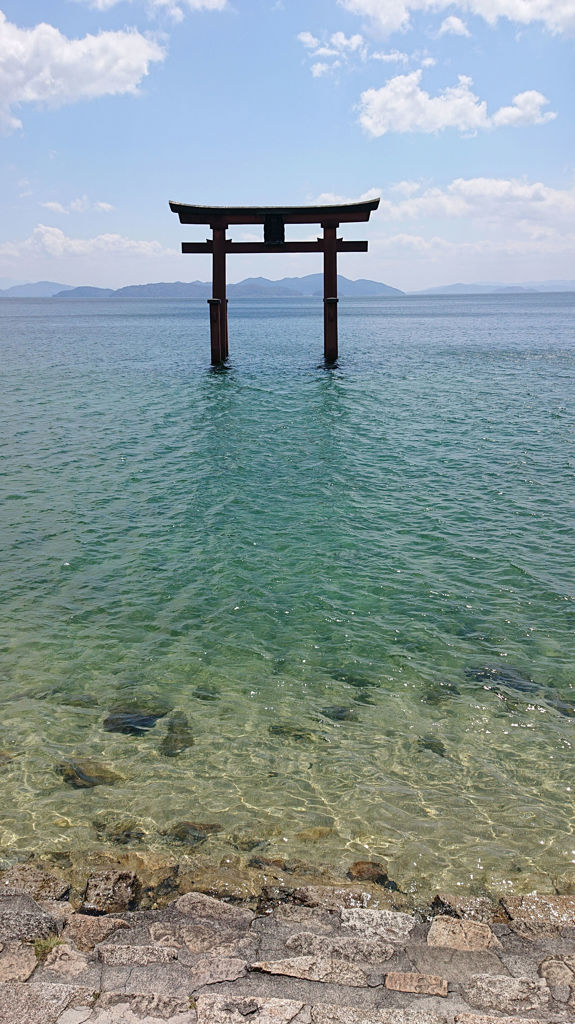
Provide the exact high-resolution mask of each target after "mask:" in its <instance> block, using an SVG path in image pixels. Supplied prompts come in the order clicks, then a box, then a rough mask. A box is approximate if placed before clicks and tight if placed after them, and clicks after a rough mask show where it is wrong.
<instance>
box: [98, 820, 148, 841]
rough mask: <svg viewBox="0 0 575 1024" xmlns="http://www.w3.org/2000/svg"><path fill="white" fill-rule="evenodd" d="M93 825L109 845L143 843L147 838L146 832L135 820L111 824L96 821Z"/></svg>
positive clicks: (112, 822) (111, 822)
mask: <svg viewBox="0 0 575 1024" xmlns="http://www.w3.org/2000/svg"><path fill="white" fill-rule="evenodd" d="M92 824H93V826H94V829H95V831H96V832H97V834H98V835H99V836H100V838H101V839H106V840H107V841H108V842H109V843H117V844H118V845H120V846H130V845H131V844H132V843H141V842H142V840H143V839H145V838H146V830H145V829H144V828H143V827H142V825H141V824H140V823H139V822H138V821H135V820H134V819H133V818H123V819H120V820H119V821H110V822H105V821H94V822H92Z"/></svg>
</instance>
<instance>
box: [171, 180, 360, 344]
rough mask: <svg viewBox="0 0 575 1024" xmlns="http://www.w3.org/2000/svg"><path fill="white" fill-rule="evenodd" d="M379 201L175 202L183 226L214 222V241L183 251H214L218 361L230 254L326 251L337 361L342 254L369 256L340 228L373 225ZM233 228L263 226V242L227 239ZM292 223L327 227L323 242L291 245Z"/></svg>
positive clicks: (330, 329) (327, 336) (213, 330)
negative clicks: (306, 203) (339, 259)
mask: <svg viewBox="0 0 575 1024" xmlns="http://www.w3.org/2000/svg"><path fill="white" fill-rule="evenodd" d="M378 206H379V199H370V200H368V201H367V202H363V203H343V204H341V205H339V204H338V205H334V206H188V205H186V204H185V203H172V202H171V203H170V209H171V210H172V212H173V213H177V214H178V216H179V218H180V223H181V224H209V226H210V228H211V229H212V232H213V240H211V241H210V240H207V241H205V242H182V252H183V253H199V252H210V253H212V255H213V275H212V298H211V299H208V302H209V305H210V336H211V348H212V363H213V364H218V363H223V362H224V360H225V359H227V357H228V300H227V297H226V255H227V253H238V252H245V253H259V252H322V253H323V303H324V316H323V323H324V343H323V350H324V356H325V360H326V362H327V363H334V362H335V360H336V359H337V254H338V252H367V242H344V240H343V238H338V237H337V229H338V227H339V225H340V224H350V223H355V222H357V221H367V220H369V218H370V214H371V213H372V211H373V210H377V207H378ZM230 224H263V226H264V240H263V242H232V241H231V239H228V238H226V230H227V228H228V227H229V226H230ZM286 224H321V227H322V228H323V238H318V239H317V241H316V242H286V240H285V225H286Z"/></svg>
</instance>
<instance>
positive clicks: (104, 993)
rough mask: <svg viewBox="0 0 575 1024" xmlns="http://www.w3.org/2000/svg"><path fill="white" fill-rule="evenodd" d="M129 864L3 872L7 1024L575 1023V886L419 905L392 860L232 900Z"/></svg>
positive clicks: (1, 1015)
mask: <svg viewBox="0 0 575 1024" xmlns="http://www.w3.org/2000/svg"><path fill="white" fill-rule="evenodd" d="M123 861H124V862H123V863H121V864H119V863H116V864H112V863H111V862H110V858H109V859H108V862H107V863H106V857H105V856H102V857H101V858H100V861H99V863H98V864H92V865H87V864H84V868H83V871H80V868H79V867H76V869H75V870H73V869H71V868H70V866H62V865H61V866H60V867H57V866H56V867H55V866H54V865H52V866H51V867H50V868H49V869H48V867H47V865H46V864H43V865H40V864H38V863H37V862H36V863H33V862H31V861H29V862H28V863H27V864H24V865H22V864H21V865H16V866H14V867H12V868H10V869H9V870H7V871H5V872H3V873H2V875H1V876H0V1022H1V1024H160V1022H161V1021H171V1022H172V1024H248V1022H249V1024H529V1022H530V1021H531V1022H532V1024H534V1022H539V1024H575V896H571V895H556V894H555V895H553V894H545V895H543V894H539V895H536V894H529V895H527V894H526V895H520V896H511V895H509V896H504V897H502V898H501V899H499V900H498V901H495V900H493V899H491V898H489V897H488V896H487V895H476V896H472V895H469V894H466V893H464V892H459V893H458V894H453V893H452V894H448V893H436V894H435V897H434V899H433V900H431V901H429V902H428V903H427V904H426V905H419V906H416V905H415V901H414V899H413V898H412V897H409V896H407V895H406V894H403V893H401V892H400V891H399V889H398V887H397V886H394V884H393V883H392V882H391V880H390V879H389V878H388V877H387V875H386V874H385V871H384V869H383V866H382V865H381V864H377V862H362V863H357V864H356V865H355V873H356V876H358V875H363V877H355V878H348V879H346V880H344V881H342V882H341V884H339V885H333V884H331V885H329V884H312V883H309V882H308V883H307V884H295V885H294V884H291V885H290V884H286V882H285V879H284V880H283V881H281V880H278V879H269V878H268V879H266V880H265V881H263V876H262V884H261V885H260V889H259V891H258V892H257V893H256V892H255V891H254V892H252V893H251V894H249V893H247V892H246V891H245V890H243V891H242V889H241V886H240V887H239V888H238V887H236V889H235V891H232V887H231V882H230V879H229V878H228V880H227V883H225V880H224V884H223V889H225V890H226V891H225V892H223V891H222V887H220V891H218V892H217V893H216V892H215V889H216V888H217V886H216V885H215V882H214V884H212V883H211V882H209V881H207V880H206V879H202V880H200V879H196V881H195V882H194V881H193V879H192V878H191V875H190V874H188V875H186V873H185V872H182V873H180V866H179V865H178V864H177V862H175V863H173V864H170V863H169V862H165V861H162V859H161V858H158V857H155V856H154V855H152V854H148V855H147V856H145V855H144V854H142V853H137V854H133V853H130V852H129V851H127V852H126V854H125V855H124V857H123ZM200 889H203V890H206V889H211V891H212V894H207V893H206V892H205V891H199V890H200ZM216 896H217V897H218V898H216ZM223 896H225V899H224V898H222V897H223Z"/></svg>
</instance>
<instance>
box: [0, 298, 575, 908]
mask: <svg viewBox="0 0 575 1024" xmlns="http://www.w3.org/2000/svg"><path fill="white" fill-rule="evenodd" d="M574 314H575V295H570V294H557V295H524V296H518V295H502V296H500V297H498V296H481V297H478V298H476V297H456V298H455V297H453V298H438V297H433V298H427V297H405V298H393V299H387V300H348V301H342V302H341V303H340V353H341V358H340V361H339V365H338V366H337V368H334V369H326V368H324V367H323V366H322V365H321V359H320V356H321V352H322V323H323V321H322V307H321V302H320V301H319V300H306V299H302V300H286V301H283V300H274V301H262V300H259V301H249V300H240V301H237V302H235V303H233V304H230V352H231V358H230V363H229V367H228V368H227V369H225V370H215V371H214V370H212V369H211V368H210V366H209V327H208V310H207V304H206V303H205V302H181V301H157V300H129V301H121V300H115V301H102V300H92V301H80V300H50V301H45V300H26V301H19V300H4V301H2V302H1V303H0V337H1V343H0V344H1V360H2V366H3V371H2V379H3V383H2V398H1V403H2V404H1V408H2V427H1V432H2V445H1V455H2V461H1V474H2V475H1V487H2V493H3V500H2V506H1V512H0V516H1V538H2V549H3V559H2V573H1V576H0V597H1V602H2V604H1V614H0V638H1V644H0V777H1V781H2V813H1V820H0V855H1V856H2V858H3V859H4V861H11V860H15V859H21V858H23V857H25V856H26V855H27V854H28V853H29V852H30V851H55V852H58V851H60V852H63V851H68V850H90V849H96V848H99V849H101V848H102V845H104V846H106V845H107V846H109V847H110V848H114V841H116V842H117V839H118V836H117V834H116V836H115V835H114V827H115V825H117V824H118V822H120V832H121V822H122V820H123V819H122V816H124V817H125V816H126V815H129V817H130V819H132V820H134V821H136V822H137V823H138V828H139V829H140V834H139V835H138V834H137V833H138V830H137V829H136V830H135V832H136V834H135V835H133V836H131V839H130V841H133V842H134V843H136V844H138V843H139V844H140V847H142V848H150V847H151V848H152V849H156V850H160V851H161V850H164V849H167V848H173V849H174V850H178V849H182V845H181V844H178V842H177V835H174V826H175V824H176V823H178V822H181V821H193V822H195V823H212V824H215V825H217V826H218V829H217V831H214V832H213V833H212V834H210V835H209V837H208V838H207V839H206V841H205V842H204V843H203V845H202V855H204V856H206V857H208V858H209V857H211V858H213V862H214V864H217V863H218V862H219V861H220V860H221V858H222V857H224V856H226V854H228V853H229V854H233V855H234V856H237V855H238V854H237V847H238V846H239V847H240V850H242V849H246V848H248V847H249V846H250V845H252V844H251V839H250V837H253V840H254V842H255V841H261V843H262V846H261V847H258V849H260V850H265V855H266V856H269V857H273V856H278V855H281V856H282V857H284V858H285V857H294V858H300V859H304V860H305V861H306V862H308V863H312V864H314V863H317V864H318V865H319V864H320V863H321V864H329V865H331V866H332V867H333V869H334V870H335V871H345V870H346V868H347V866H348V865H349V863H350V862H351V861H353V860H356V859H358V858H361V859H366V858H376V859H383V860H384V861H385V862H386V863H387V864H388V866H389V874H390V875H391V876H392V877H393V878H394V879H395V880H396V881H397V883H398V884H399V885H400V886H401V887H402V888H404V889H412V890H413V889H414V890H421V891H424V890H430V889H431V888H433V887H435V886H447V885H449V886H451V885H453V884H455V883H457V884H461V885H464V886H468V887H471V888H475V889H477V890H480V889H481V888H483V887H485V888H488V889H490V890H492V891H495V892H500V891H501V890H503V889H505V888H509V887H512V888H515V889H519V890H523V889H529V888H533V886H535V885H537V886H540V887H542V888H545V887H547V888H549V887H551V886H553V885H555V884H556V883H557V879H558V878H559V877H560V876H561V875H563V874H564V873H565V872H569V871H573V865H574V863H575V815H574V793H573V786H574V785H575V783H574V771H573V769H574V761H575V755H574V749H573V731H574V726H575V717H573V715H574V714H575V633H574V626H575V618H574V613H575V605H574V595H575V571H574V564H573V563H574V556H573V552H574V548H575V513H574V498H575V472H574V470H575V447H574V427H575V401H574V400H575V332H574V323H575V321H574ZM168 707H171V708H173V711H168V713H164V712H166V710H167V708H168ZM118 709H119V711H120V712H124V711H126V709H127V710H128V711H130V712H133V711H138V710H139V711H142V713H146V714H148V715H151V719H149V720H148V721H147V723H146V725H150V722H151V721H152V722H153V721H156V724H155V725H153V727H152V728H146V729H145V730H144V731H142V734H140V735H133V734H126V733H121V732H117V731H110V725H114V720H112V721H111V722H110V720H109V716H110V714H111V713H112V714H116V713H117V712H118ZM159 714H162V717H159V718H157V720H156V719H155V715H159ZM184 716H185V717H184ZM169 755H171V756H169ZM84 761H88V762H90V764H89V765H88V767H86V765H84V766H83V767H82V762H84ZM78 762H80V769H79V770H80V772H84V773H86V772H88V774H89V772H90V771H91V770H92V767H93V765H92V764H91V763H92V762H95V763H96V764H97V765H100V766H103V767H105V768H106V769H108V770H110V771H113V772H114V773H115V775H116V776H117V778H116V781H115V783H114V784H113V785H98V786H97V787H94V788H75V787H74V786H72V785H70V784H69V783H70V768H69V765H70V763H72V764H75V765H77V763H78ZM62 766H64V767H62ZM66 766H68V768H67V767H66ZM74 770H75V769H74ZM94 770H95V769H94ZM62 772H64V775H63V774H62ZM66 772H68V775H66ZM76 781H77V779H76ZM318 827H319V828H320V829H321V830H322V831H321V832H320V833H314V836H315V837H316V841H315V842H312V841H310V833H308V832H307V831H306V830H309V829H317V828H318ZM176 832H177V829H176ZM301 833H303V835H302V834H301ZM318 836H319V838H317V837H318ZM238 837H240V839H239V840H238ZM234 844H235V845H234ZM244 856H245V857H246V858H249V856H250V853H249V852H246V853H245V854H244V853H240V857H244Z"/></svg>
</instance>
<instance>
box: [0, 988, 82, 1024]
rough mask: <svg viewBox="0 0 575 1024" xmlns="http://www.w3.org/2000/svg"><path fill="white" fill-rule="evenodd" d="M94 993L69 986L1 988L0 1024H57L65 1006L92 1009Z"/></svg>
mask: <svg viewBox="0 0 575 1024" xmlns="http://www.w3.org/2000/svg"><path fill="white" fill-rule="evenodd" d="M93 1001H94V1000H93V993H91V992H88V991H87V990H86V989H84V988H73V987H72V986H70V985H50V984H33V983H27V984H26V983H20V982H17V981H11V982H7V983H6V984H4V985H0V1024H56V1021H57V1020H58V1019H59V1017H60V1014H62V1013H63V1012H64V1010H66V1009H67V1008H68V1007H74V1006H87V1007H89V1006H91V1004H92V1003H93Z"/></svg>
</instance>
